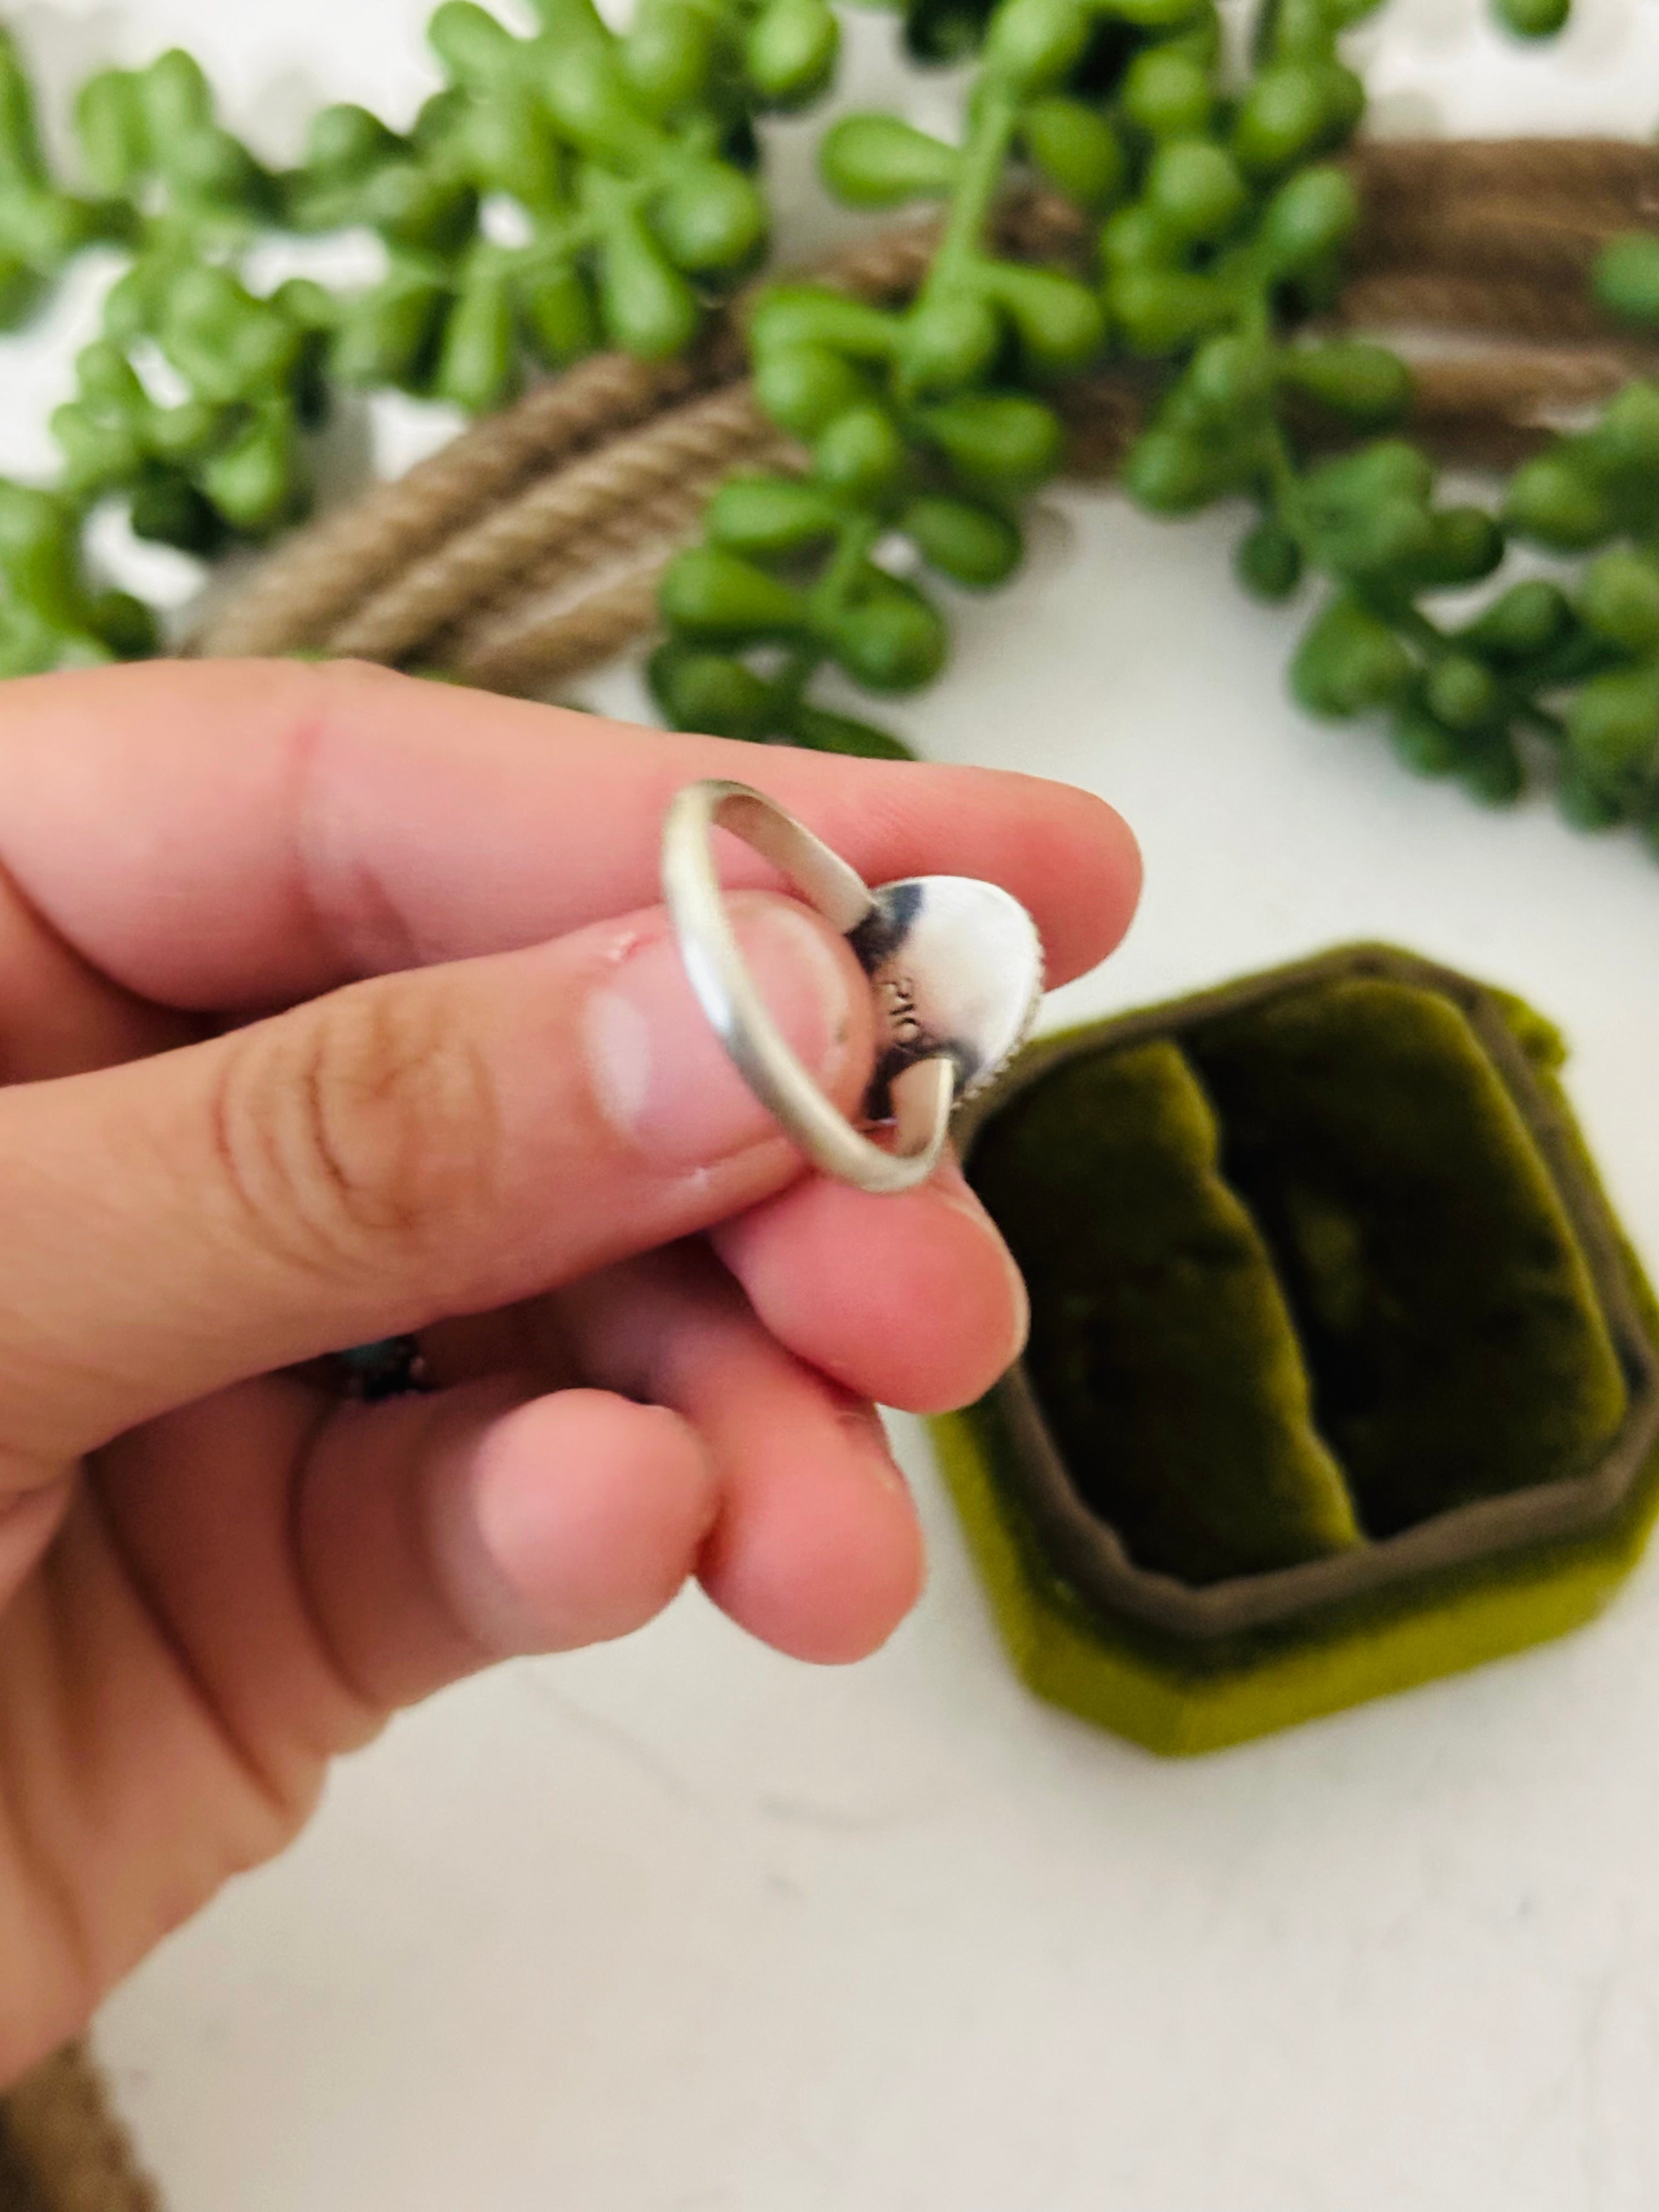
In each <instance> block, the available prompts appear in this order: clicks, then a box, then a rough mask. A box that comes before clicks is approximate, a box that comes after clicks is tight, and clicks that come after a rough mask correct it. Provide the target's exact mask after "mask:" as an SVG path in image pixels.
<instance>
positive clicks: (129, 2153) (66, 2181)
mask: <svg viewBox="0 0 1659 2212" xmlns="http://www.w3.org/2000/svg"><path fill="white" fill-rule="evenodd" d="M0 2131H3V2136H4V2143H3V2146H0V2148H3V2149H4V2150H5V2151H6V2152H7V2153H9V2161H8V2160H3V2159H0V2212H161V2197H159V2195H158V2194H157V2193H156V2191H155V2186H154V2185H153V2184H152V2183H151V2182H150V2181H149V2179H147V2178H146V2176H145V2175H144V2174H143V2172H141V2171H140V2169H139V2166H138V2163H137V2159H136V2157H135V2155H134V2153H133V2148H132V2142H131V2137H130V2136H129V2135H128V2133H127V2130H126V2129H125V2127H124V2126H123V2125H122V2124H121V2122H120V2120H119V2119H118V2117H117V2116H116V2113H115V2112H114V2109H113V2106H112V2104H111V2102H110V2100H109V2095H108V2092H107V2090H106V2087H105V2084H104V2081H103V2077H102V2076H101V2075H100V2073H99V2071H98V2069H97V2068H96V2066H95V2065H94V2063H93V2060H92V2058H91V2057H90V2055H89V2053H88V2051H87V2049H86V2046H85V2045H83V2044H78V2043H77V2044H71V2045H70V2047H69V2048H68V2049H67V2050H66V2051H59V2053H58V2056H57V2057H55V2058H52V2059H49V2060H48V2061H47V2062H46V2064H45V2065H44V2066H41V2067H38V2068H37V2069H35V2071H34V2072H33V2074H31V2075H27V2077H26V2078H25V2079H24V2080H23V2081H21V2082H20V2083H19V2084H18V2085H17V2087H15V2089H14V2090H12V2092H11V2093H10V2094H9V2096H7V2097H5V2098H3V2099H0ZM8 2162H9V2165H10V2166H11V2168H12V2171H13V2173H14V2174H15V2175H17V2176H21V2179H14V2180H12V2181H11V2182H10V2183H9V2180H8V2174H7V2171H6V2167H7V2164H8ZM8 2186H10V2187H11V2190H12V2195H11V2197H8V2195H7V2193H6V2192H7V2189H8ZM19 2189H21V2190H22V2191H23V2192H24V2193H23V2194H22V2196H21V2198H19V2197H18V2196H17V2191H18V2190H19Z"/></svg>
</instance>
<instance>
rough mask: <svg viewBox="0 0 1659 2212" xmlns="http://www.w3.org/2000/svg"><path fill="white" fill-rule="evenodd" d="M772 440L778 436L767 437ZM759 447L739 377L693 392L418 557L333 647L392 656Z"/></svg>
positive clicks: (350, 620) (344, 626)
mask: <svg viewBox="0 0 1659 2212" xmlns="http://www.w3.org/2000/svg"><path fill="white" fill-rule="evenodd" d="M772 442H773V443H776V440H775V439H774V440H773V441H772ZM756 446H757V432H756V416H755V410H754V407H753V405H752V404H751V402H750V396H749V387H748V386H747V384H745V383H735V384H731V385H728V386H726V387H725V389H724V390H721V391H717V392H712V393H702V394H699V395H698V396H697V397H696V398H694V399H692V400H690V401H688V402H687V403H686V404H684V405H683V406H680V407H677V408H673V409H671V410H667V411H665V413H663V414H661V415H659V416H658V417H657V419H656V421H655V422H653V423H652V424H651V425H650V426H649V427H648V428H644V429H641V430H635V431H633V432H631V433H629V434H628V435H624V436H622V437H618V438H615V439H613V440H612V441H611V443H610V444H609V445H607V446H605V447H602V448H601V449H600V450H599V451H598V452H597V453H586V454H584V455H583V456H582V457H581V459H579V460H576V461H574V462H573V463H572V464H571V465H569V466H568V467H567V468H564V469H562V470H560V471H557V472H556V473H555V474H552V475H549V476H544V477H539V478H538V479H537V481H536V482H535V483H532V485H531V486H530V488H529V489H527V490H526V491H523V492H520V494H518V495H517V496H515V497H509V498H507V499H504V500H503V501H501V503H500V504H499V505H497V506H495V507H492V508H490V509H489V510H488V511H487V512H486V513H485V514H484V515H483V518H482V520H478V521H477V522H473V523H471V524H468V525H465V526H463V527H461V528H460V529H459V530H457V531H456V532H454V534H453V536H451V537H450V538H447V539H446V540H445V541H444V542H443V544H441V545H439V546H437V547H435V549H434V550H433V551H432V552H430V553H429V554H428V555H426V556H424V558H421V559H416V560H415V561H413V562H410V565H409V566H408V567H407V568H404V569H403V570H402V572H401V573H400V574H398V575H396V576H395V577H393V578H392V580H391V581H390V582H389V583H388V584H386V585H385V586H382V587H381V588H380V590H379V591H377V592H372V593H371V594H370V596H369V597H368V599H366V600H365V601H364V602H363V604H362V605H360V606H358V607H356V609H354V611H352V613H351V614H350V615H349V616H348V617H347V618H346V619H345V620H344V621H343V622H342V623H337V624H336V625H335V627H334V628H333V629H331V631H330V632H329V634H328V635H327V637H326V638H325V641H324V643H325V647H326V649H327V650H328V651H329V652H331V653H345V654H351V655H355V656H356V657H357V658H359V659H368V660H396V659H400V658H401V657H402V656H403V655H404V654H405V653H409V652H410V651H411V650H413V649H415V648H416V647H419V646H420V645H421V644H422V641H424V640H426V639H428V638H429V637H431V636H432V635H434V634H435V632H436V631H437V630H439V629H444V628H447V627H449V626H450V625H452V624H454V623H459V622H461V621H463V620H464V619H465V616H466V615H467V614H468V613H469V612H470V611H471V609H472V608H474V607H475V606H477V605H480V604H481V603H483V602H486V601H489V600H490V599H496V598H499V596H500V595H501V592H502V590H503V589H504V587H505V586H507V585H508V584H509V583H510V582H511V581H512V580H513V578H514V577H521V576H523V575H524V574H526V570H533V569H534V568H535V566H536V564H537V562H538V560H544V559H547V558H549V557H550V556H552V555H553V554H554V553H555V552H556V551H557V550H559V549H560V548H562V547H565V546H568V545H570V544H576V545H578V546H580V544H582V543H584V542H589V543H591V542H592V538H593V533H594V532H596V531H597V530H601V529H602V527H603V525H604V523H605V520H606V518H607V517H608V516H609V515H611V514H612V513H615V512H616V511H617V510H618V509H620V510H623V511H624V512H627V511H629V510H632V509H635V508H636V507H646V506H648V505H649V504H650V503H651V502H653V501H659V500H660V499H661V498H662V497H663V495H665V494H666V493H669V492H671V491H673V490H675V489H677V488H689V487H690V485H692V484H694V483H707V482H709V481H711V480H712V481H713V482H718V481H719V479H720V477H722V476H723V475H725V474H726V471H728V470H729V469H730V468H732V466H733V465H735V464H736V463H738V461H740V460H748V459H750V458H751V457H752V456H753V454H754V452H755V449H756Z"/></svg>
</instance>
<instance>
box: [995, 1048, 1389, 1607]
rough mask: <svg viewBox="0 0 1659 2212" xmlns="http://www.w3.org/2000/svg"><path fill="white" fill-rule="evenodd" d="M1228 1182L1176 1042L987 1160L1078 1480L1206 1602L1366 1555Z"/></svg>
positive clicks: (1103, 1061)
mask: <svg viewBox="0 0 1659 2212" xmlns="http://www.w3.org/2000/svg"><path fill="white" fill-rule="evenodd" d="M1080 1131H1082V1132H1086V1133H1087V1135H1086V1140H1085V1141H1083V1142H1079V1132H1080ZM1216 1162H1217V1131H1216V1125H1215V1120H1214V1116H1213V1115H1212V1113H1211V1111H1210V1108H1209V1105H1208V1103H1207V1102H1206V1098H1205V1097H1204V1094H1203V1092H1202V1091H1200V1088H1199V1086H1198V1084H1197V1083H1196V1082H1195V1080H1194V1077H1193V1073H1192V1070H1191V1069H1190V1068H1189V1067H1188V1064H1187V1062H1186V1060H1184V1059H1183V1058H1182V1054H1181V1052H1180V1049H1179V1048H1178V1047H1176V1045H1174V1044H1172V1043H1170V1042H1168V1041H1167V1040H1164V1041H1160V1042H1156V1043H1152V1044H1146V1045H1141V1046H1139V1047H1136V1048H1132V1049H1130V1050H1128V1051H1125V1052H1118V1053H1111V1054H1104V1055H1102V1056H1099V1057H1088V1058H1084V1059H1079V1060H1070V1061H1068V1062H1066V1064H1065V1065H1064V1066H1061V1067H1059V1068H1057V1069H1056V1070H1055V1071H1054V1073H1053V1074H1052V1075H1050V1076H1049V1077H1048V1079H1046V1080H1045V1081H1043V1082H1040V1083H1037V1084H1034V1085H1032V1086H1031V1088H1030V1090H1029V1091H1024V1092H1023V1093H1022V1094H1021V1095H1020V1096H1019V1097H1017V1098H1016V1099H1015V1100H1014V1101H1013V1102H1012V1104H1011V1106H1010V1108H1009V1109H1008V1110H1007V1112H1006V1113H1005V1114H1002V1115H999V1116H998V1117H997V1119H996V1120H995V1121H993V1122H992V1123H991V1124H990V1125H989V1126H988V1127H987V1130H986V1132H985V1134H984V1136H983V1138H982V1139H981V1143H980V1145H979V1146H978V1148H977V1149H976V1151H975V1154H974V1159H973V1179H974V1182H975V1186H976V1187H977V1188H978V1190H979V1193H980V1195H981V1198H983V1199H984V1200H985V1201H986V1203H987V1206H989V1207H990V1209H991V1212H993V1214H994V1215H995V1216H996V1218H997V1219H998V1220H999V1221H1000V1222H1001V1223H1002V1225H1003V1226H1004V1229H1005V1231H1006V1234H1007V1237H1008V1239H1009V1242H1010V1243H1011V1245H1012V1249H1013V1253H1014V1256H1015V1258H1016V1259H1017V1260H1018V1262H1019V1265H1020V1267H1021V1269H1022V1270H1023V1272H1024V1275H1025V1279H1026V1281H1027V1283H1028V1285H1030V1292H1031V1301H1032V1312H1033V1317H1034V1326H1033V1329H1032V1335H1031V1345H1030V1354H1029V1357H1028V1364H1029V1367H1030V1373H1031V1377H1032V1380H1033V1382H1034V1383H1035V1384H1036V1390H1037V1395H1038V1397H1039V1399H1040V1400H1041V1401H1042V1407H1043V1411H1044V1413H1045V1415H1046V1416H1047V1419H1048V1425H1049V1428H1050V1430H1051V1431H1052V1432H1053V1434H1054V1439H1055V1442H1056V1443H1058V1444H1059V1446H1060V1451H1061V1453H1062V1455H1063V1456H1064V1457H1065V1460H1066V1465H1067V1467H1068V1468H1070V1470H1071V1474H1072V1476H1073V1480H1074V1482H1075V1483H1076V1485H1077V1487H1078V1489H1079V1492H1081V1493H1082V1495H1083V1497H1084V1498H1085V1501H1086V1503H1087V1504H1089V1505H1090V1507H1091V1509H1092V1510H1094V1511H1096V1512H1097V1513H1099V1514H1100V1515H1102V1516H1103V1517H1104V1518H1105V1519H1106V1520H1107V1521H1109V1522H1110V1523H1111V1525H1112V1527H1113V1528H1115V1530H1116V1531H1117V1533H1118V1534H1119V1536H1120V1537H1121V1539H1122V1541H1123V1544H1124V1547H1125V1548H1126V1549H1127V1552H1128V1553H1129V1556H1130V1557H1131V1559H1133V1560H1134V1561H1135V1563H1136V1565H1139V1566H1143V1567H1148V1568H1152V1569H1154V1570H1157V1571H1161V1572H1163V1573H1165V1574H1170V1575H1175V1576H1177V1577H1180V1578H1181V1579H1182V1580H1183V1581H1187V1582H1192V1583H1207V1582H1216V1581H1219V1580H1221V1579H1223V1578H1224V1577H1228V1576H1232V1575H1247V1574H1258V1573H1261V1572H1263V1571H1266V1570H1267V1569H1268V1568H1272V1567H1284V1566H1291V1565H1296V1564H1297V1562H1298V1561H1300V1560H1304V1559H1319V1558H1322V1557H1323V1556H1324V1555H1326V1554H1327V1553H1331V1552H1334V1551H1340V1550H1342V1549H1344V1548H1345V1547H1347V1546H1349V1545H1351V1544H1353V1543H1355V1542H1357V1541H1358V1530H1357V1528H1356V1527H1355V1525H1354V1516H1353V1512H1352V1508H1351V1506H1350V1504H1349V1502H1348V1494H1347V1492H1346V1489H1345V1488H1344V1486H1343V1481H1342V1477H1341V1475H1340V1473H1339V1472H1338V1470H1337V1468H1336V1466H1335V1464H1334V1462H1333V1460H1332V1458H1331V1455H1330V1453H1329V1452H1328V1450H1327V1449H1326V1448H1325V1446H1324V1445H1323V1444H1322V1443H1321V1441H1320V1439H1319V1437H1317V1436H1316V1434H1315V1432H1314V1427H1313V1422H1312V1418H1311V1410H1310V1403H1309V1394H1308V1379H1307V1375H1306V1372H1305V1370H1304V1366H1303V1363H1302V1358H1301V1355H1300V1352H1299V1351H1298V1349H1297V1340H1296V1336H1295V1334H1294V1331H1293V1330H1292V1328H1291V1318H1290V1316H1289V1314H1288V1313H1287V1312H1286V1310H1285V1300H1284V1298H1283V1297H1282V1295H1281V1294H1280V1291H1279V1285H1278V1282H1277V1280H1276V1279H1275V1277H1274V1273H1273V1262H1272V1261H1271V1260H1270V1259H1269V1257H1268V1255H1267V1249H1266V1248H1265V1247H1264V1245H1263V1243H1262V1241H1261V1237H1260V1236H1259V1235H1258V1234H1257V1231H1256V1229H1255V1225H1254V1223H1253V1222H1252V1221H1251V1219H1250V1217H1249V1214H1248V1213H1247V1212H1246V1211H1245V1209H1244V1207H1243V1206H1241V1205H1240V1203H1239V1201H1238V1200H1237V1197H1235V1195H1234V1194H1233V1193H1232V1192H1231V1190H1230V1189H1229V1188H1227V1185H1226V1184H1225V1182H1223V1181H1222V1179H1221V1176H1220V1175H1219V1174H1218V1171H1217V1164H1216Z"/></svg>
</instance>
